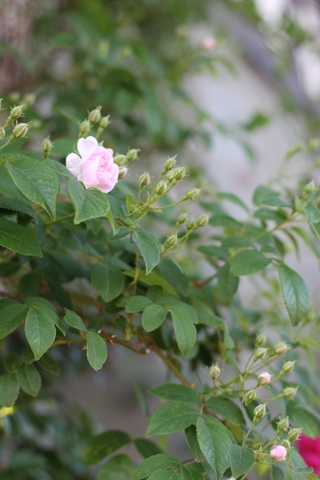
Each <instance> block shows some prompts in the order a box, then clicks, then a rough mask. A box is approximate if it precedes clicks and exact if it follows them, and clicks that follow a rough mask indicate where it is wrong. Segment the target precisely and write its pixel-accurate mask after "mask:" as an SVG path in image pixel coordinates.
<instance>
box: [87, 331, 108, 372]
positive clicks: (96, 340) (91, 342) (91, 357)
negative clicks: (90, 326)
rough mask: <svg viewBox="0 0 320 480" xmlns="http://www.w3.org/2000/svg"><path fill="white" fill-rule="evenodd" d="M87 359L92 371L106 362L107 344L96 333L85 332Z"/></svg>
mask: <svg viewBox="0 0 320 480" xmlns="http://www.w3.org/2000/svg"><path fill="white" fill-rule="evenodd" d="M87 359H88V362H89V365H91V367H92V368H93V370H95V371H97V370H100V368H102V366H103V364H104V363H105V362H106V360H107V344H106V342H105V341H104V340H103V338H101V337H100V335H99V334H98V333H96V332H92V331H90V330H89V331H88V332H87Z"/></svg>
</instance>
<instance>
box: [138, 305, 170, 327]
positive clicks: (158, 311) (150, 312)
mask: <svg viewBox="0 0 320 480" xmlns="http://www.w3.org/2000/svg"><path fill="white" fill-rule="evenodd" d="M167 314H168V310H166V309H165V308H163V307H162V306H161V305H149V306H148V307H147V308H146V309H145V310H144V311H143V314H142V319H141V324H142V326H143V328H144V329H145V331H146V332H152V331H153V330H155V329H156V328H158V327H160V325H162V324H163V322H164V321H165V319H166V317H167Z"/></svg>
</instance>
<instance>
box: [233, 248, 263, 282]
mask: <svg viewBox="0 0 320 480" xmlns="http://www.w3.org/2000/svg"><path fill="white" fill-rule="evenodd" d="M270 263H271V260H270V259H269V258H267V257H265V256H264V255H263V254H262V253H260V252H258V251H257V250H242V251H241V252H239V253H237V254H236V255H235V256H234V257H233V259H232V260H231V273H232V275H234V276H235V277H240V276H244V275H251V274H253V273H257V272H259V271H260V270H262V269H264V268H265V267H267V266H268V265H269V264H270Z"/></svg>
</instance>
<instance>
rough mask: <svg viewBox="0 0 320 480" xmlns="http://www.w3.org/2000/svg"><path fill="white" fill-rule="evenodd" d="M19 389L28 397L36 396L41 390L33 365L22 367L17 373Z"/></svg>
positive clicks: (38, 376) (37, 373) (39, 378)
mask: <svg viewBox="0 0 320 480" xmlns="http://www.w3.org/2000/svg"><path fill="white" fill-rule="evenodd" d="M17 380H18V382H19V385H20V387H21V388H22V390H24V391H25V392H26V393H28V394H29V395H32V396H33V397H35V396H37V395H38V393H39V390H40V388H41V377H40V375H39V372H38V370H37V369H36V367H35V366H34V365H22V366H21V367H20V368H19V370H18V371H17Z"/></svg>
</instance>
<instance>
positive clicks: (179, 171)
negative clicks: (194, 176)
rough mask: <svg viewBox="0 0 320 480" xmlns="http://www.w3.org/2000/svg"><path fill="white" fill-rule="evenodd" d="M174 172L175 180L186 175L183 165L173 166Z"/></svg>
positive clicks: (181, 178)
mask: <svg viewBox="0 0 320 480" xmlns="http://www.w3.org/2000/svg"><path fill="white" fill-rule="evenodd" d="M174 171H175V174H174V178H175V179H176V180H178V181H179V180H183V179H184V177H185V176H186V169H185V168H184V167H178V168H175V170H174Z"/></svg>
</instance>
